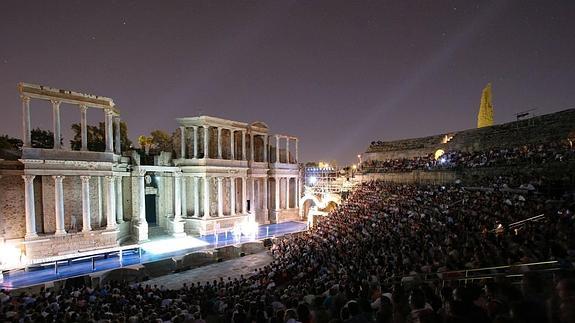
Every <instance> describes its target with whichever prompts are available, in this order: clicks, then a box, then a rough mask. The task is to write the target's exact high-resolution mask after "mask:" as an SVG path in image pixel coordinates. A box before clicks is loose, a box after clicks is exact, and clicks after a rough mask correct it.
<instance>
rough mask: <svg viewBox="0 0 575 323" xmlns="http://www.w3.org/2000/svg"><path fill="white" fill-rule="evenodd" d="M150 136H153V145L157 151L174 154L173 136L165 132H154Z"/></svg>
mask: <svg viewBox="0 0 575 323" xmlns="http://www.w3.org/2000/svg"><path fill="white" fill-rule="evenodd" d="M150 135H151V136H152V145H153V147H154V148H155V149H157V150H159V151H167V152H172V150H174V144H173V141H172V136H170V135H169V134H168V133H167V132H165V131H163V130H154V131H152V132H151V133H150Z"/></svg>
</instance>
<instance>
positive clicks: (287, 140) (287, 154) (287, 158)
mask: <svg viewBox="0 0 575 323" xmlns="http://www.w3.org/2000/svg"><path fill="white" fill-rule="evenodd" d="M289 141H290V139H289V137H286V164H289V163H290V162H289Z"/></svg>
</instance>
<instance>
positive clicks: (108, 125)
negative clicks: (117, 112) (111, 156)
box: [104, 109, 114, 153]
mask: <svg viewBox="0 0 575 323" xmlns="http://www.w3.org/2000/svg"><path fill="white" fill-rule="evenodd" d="M104 124H105V131H106V152H107V153H111V152H113V150H114V138H113V136H112V134H113V131H112V113H111V112H110V111H109V110H107V109H106V110H104Z"/></svg>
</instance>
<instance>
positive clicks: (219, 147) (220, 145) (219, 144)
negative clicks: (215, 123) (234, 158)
mask: <svg viewBox="0 0 575 323" xmlns="http://www.w3.org/2000/svg"><path fill="white" fill-rule="evenodd" d="M218 159H222V128H220V127H218Z"/></svg>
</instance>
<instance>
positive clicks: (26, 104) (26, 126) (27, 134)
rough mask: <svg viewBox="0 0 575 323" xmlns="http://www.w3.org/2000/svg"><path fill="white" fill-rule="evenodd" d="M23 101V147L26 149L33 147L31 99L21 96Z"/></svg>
mask: <svg viewBox="0 0 575 323" xmlns="http://www.w3.org/2000/svg"><path fill="white" fill-rule="evenodd" d="M20 98H21V99H22V145H23V146H24V148H28V147H31V146H32V137H31V134H32V132H31V131H32V129H30V97H28V96H25V95H21V96H20Z"/></svg>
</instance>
